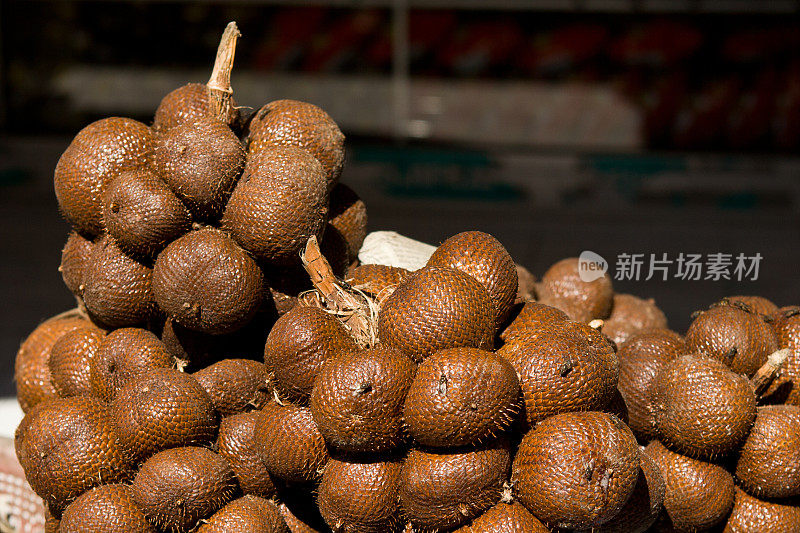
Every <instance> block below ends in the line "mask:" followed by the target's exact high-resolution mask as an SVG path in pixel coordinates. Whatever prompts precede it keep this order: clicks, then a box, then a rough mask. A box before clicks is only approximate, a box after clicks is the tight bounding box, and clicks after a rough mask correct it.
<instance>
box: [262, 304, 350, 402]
mask: <svg viewBox="0 0 800 533" xmlns="http://www.w3.org/2000/svg"><path fill="white" fill-rule="evenodd" d="M357 349H358V346H357V345H356V341H355V339H353V337H352V335H350V333H348V332H347V329H346V328H345V327H344V324H342V323H341V322H340V321H339V320H337V319H336V318H335V317H334V316H332V315H330V314H328V313H326V312H325V311H323V310H322V309H319V308H317V307H304V306H297V307H295V308H293V309H292V310H291V311H289V312H287V313H286V314H285V315H283V316H282V317H281V318H279V319H278V320H277V322H275V325H274V326H273V328H272V330H271V331H270V333H269V336H268V337H267V343H266V345H265V346H264V364H265V365H266V367H267V370H268V371H269V372H270V373H271V374H272V376H273V378H274V380H275V388H276V390H277V391H278V394H279V395H281V396H282V397H285V398H288V399H290V400H292V401H300V402H304V401H306V400H307V399H308V397H309V396H310V394H311V389H312V388H313V387H314V380H315V379H316V377H317V374H318V373H319V371H320V369H321V368H322V365H323V363H324V362H325V361H326V360H327V359H328V358H330V357H333V356H335V355H338V354H340V353H347V352H354V351H356V350H357Z"/></svg>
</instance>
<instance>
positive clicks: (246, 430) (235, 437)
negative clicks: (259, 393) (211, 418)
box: [216, 411, 277, 498]
mask: <svg viewBox="0 0 800 533" xmlns="http://www.w3.org/2000/svg"><path fill="white" fill-rule="evenodd" d="M258 416H259V412H258V411H252V412H249V413H239V414H237V415H233V416H228V417H225V418H223V419H222V422H221V423H220V425H219V436H218V437H217V445H216V449H217V451H218V453H219V454H220V455H221V456H222V457H224V458H225V459H226V460H227V461H228V463H229V464H230V465H231V468H233V471H234V473H235V474H236V479H238V480H239V485H240V486H241V487H242V492H244V493H245V494H254V495H256V496H260V497H262V498H274V497H275V495H276V494H277V489H276V488H275V482H274V481H273V479H272V476H271V475H270V473H269V471H268V470H267V466H266V465H265V464H264V461H262V460H261V455H260V454H259V453H258V448H257V445H256V442H255V429H256V421H257V420H258Z"/></svg>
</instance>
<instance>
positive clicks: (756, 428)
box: [736, 405, 800, 498]
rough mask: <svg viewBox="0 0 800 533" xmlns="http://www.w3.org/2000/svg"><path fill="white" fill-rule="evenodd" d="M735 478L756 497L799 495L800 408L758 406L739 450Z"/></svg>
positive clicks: (790, 406) (791, 406)
mask: <svg viewBox="0 0 800 533" xmlns="http://www.w3.org/2000/svg"><path fill="white" fill-rule="evenodd" d="M736 478H737V479H738V480H739V484H740V486H741V487H742V488H744V489H745V490H747V491H748V492H749V493H750V494H753V495H754V496H757V497H759V498H788V497H790V496H800V407H798V406H795V405H768V406H763V407H759V408H758V416H756V421H755V424H753V429H751V430H750V434H749V435H748V436H747V440H745V441H744V445H742V449H741V450H740V451H739V459H738V462H737V463H736Z"/></svg>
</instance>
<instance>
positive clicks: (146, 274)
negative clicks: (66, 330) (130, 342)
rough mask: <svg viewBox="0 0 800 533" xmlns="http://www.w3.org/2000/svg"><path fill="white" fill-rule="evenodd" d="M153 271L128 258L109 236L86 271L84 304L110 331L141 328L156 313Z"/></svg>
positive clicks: (95, 249)
mask: <svg viewBox="0 0 800 533" xmlns="http://www.w3.org/2000/svg"><path fill="white" fill-rule="evenodd" d="M152 282H153V269H151V268H150V267H149V266H147V265H146V264H144V263H140V262H139V261H137V260H136V259H134V258H132V257H130V256H128V255H126V254H125V253H124V252H123V251H122V249H120V247H119V245H118V244H117V243H116V242H115V241H114V239H112V238H111V237H109V236H108V235H106V236H105V237H103V238H102V239H101V240H99V241H97V242H96V243H95V245H94V247H93V249H92V255H91V256H90V258H89V264H88V268H86V270H85V278H84V290H83V301H84V303H85V304H86V309H87V310H88V311H89V314H90V315H91V316H92V318H93V319H94V320H95V321H97V322H99V323H101V324H103V325H104V326H107V327H109V328H122V327H126V326H138V325H140V324H143V323H144V322H146V321H147V320H148V319H149V318H150V317H151V316H152V315H153V313H154V311H155V302H154V301H153V288H152Z"/></svg>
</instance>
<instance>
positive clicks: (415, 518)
mask: <svg viewBox="0 0 800 533" xmlns="http://www.w3.org/2000/svg"><path fill="white" fill-rule="evenodd" d="M510 466H511V453H510V450H509V447H508V444H507V443H505V442H503V441H498V442H495V443H494V444H491V445H488V446H484V447H479V448H471V449H468V450H453V451H450V452H445V451H442V452H428V451H424V450H421V449H416V448H414V449H411V450H410V451H409V452H408V456H407V457H406V460H405V463H404V464H403V469H402V471H401V474H400V505H401V507H402V509H403V516H404V517H405V518H406V519H407V520H410V521H411V523H412V524H413V525H414V527H415V528H421V529H423V530H427V529H432V530H438V529H445V530H446V529H449V528H456V527H458V526H461V525H464V524H465V523H467V522H469V521H470V520H471V519H473V518H475V517H477V516H478V515H480V514H481V513H483V512H484V511H486V510H487V509H489V508H490V507H492V506H493V505H494V504H495V503H497V502H498V501H499V500H500V496H501V493H502V491H503V484H504V483H505V482H506V481H507V479H508V471H509V467H510Z"/></svg>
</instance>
